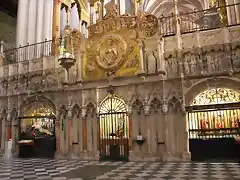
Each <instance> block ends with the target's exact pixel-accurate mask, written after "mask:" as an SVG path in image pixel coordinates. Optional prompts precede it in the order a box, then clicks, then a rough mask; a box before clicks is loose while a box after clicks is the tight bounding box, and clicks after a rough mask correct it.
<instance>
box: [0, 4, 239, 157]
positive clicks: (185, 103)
mask: <svg viewBox="0 0 240 180" xmlns="http://www.w3.org/2000/svg"><path fill="white" fill-rule="evenodd" d="M0 27H1V28H0V41H1V44H0V81H1V83H0V144H1V151H2V152H6V149H9V146H10V145H9V141H10V142H11V154H12V156H15V157H56V158H58V157H65V158H79V159H83V160H127V161H128V160H129V161H191V160H209V159H221V160H222V159H223V160H226V159H235V158H236V150H235V144H236V143H235V142H236V141H238V139H240V0H169V1H167V0H89V1H87V0H37V1H35V0H1V1H0Z"/></svg>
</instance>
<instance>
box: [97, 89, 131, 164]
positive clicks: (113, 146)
mask: <svg viewBox="0 0 240 180" xmlns="http://www.w3.org/2000/svg"><path fill="white" fill-rule="evenodd" d="M99 120H100V123H99V128H100V140H99V147H100V148H99V149H100V159H102V160H128V155H129V143H128V140H129V123H128V116H127V108H126V104H125V102H124V101H123V100H122V99H120V98H119V97H118V96H117V95H115V94H113V93H110V94H109V95H108V96H107V97H106V98H105V99H104V100H103V101H102V103H101V104H100V109H99Z"/></svg>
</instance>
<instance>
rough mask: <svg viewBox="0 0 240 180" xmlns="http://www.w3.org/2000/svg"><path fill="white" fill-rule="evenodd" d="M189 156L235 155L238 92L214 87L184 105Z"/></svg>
mask: <svg viewBox="0 0 240 180" xmlns="http://www.w3.org/2000/svg"><path fill="white" fill-rule="evenodd" d="M187 111H188V113H187V122H188V127H189V140H190V142H189V146H190V151H191V154H192V160H211V159H219V160H227V159H236V156H237V152H236V147H235V146H236V139H238V138H239V137H240V93H239V92H237V91H234V90H231V89H226V88H215V89H210V90H207V91H204V92H202V93H200V94H199V95H198V96H196V97H195V98H194V99H193V100H192V102H191V106H189V107H188V108H187Z"/></svg>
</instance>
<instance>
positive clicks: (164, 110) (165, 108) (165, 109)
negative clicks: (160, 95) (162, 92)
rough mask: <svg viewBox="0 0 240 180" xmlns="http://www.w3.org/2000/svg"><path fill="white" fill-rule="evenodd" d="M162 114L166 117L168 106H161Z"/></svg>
mask: <svg viewBox="0 0 240 180" xmlns="http://www.w3.org/2000/svg"><path fill="white" fill-rule="evenodd" d="M162 113H163V114H164V115H166V114H167V113H168V104H163V105H162Z"/></svg>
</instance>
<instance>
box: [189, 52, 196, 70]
mask: <svg viewBox="0 0 240 180" xmlns="http://www.w3.org/2000/svg"><path fill="white" fill-rule="evenodd" d="M196 70H197V69H196V60H195V56H194V55H193V54H192V55H190V71H191V74H192V75H193V74H196V72H197V71H196Z"/></svg>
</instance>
